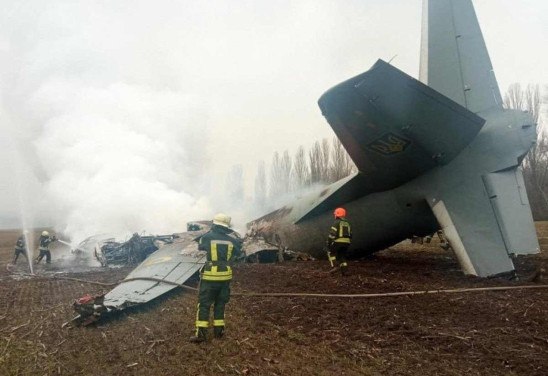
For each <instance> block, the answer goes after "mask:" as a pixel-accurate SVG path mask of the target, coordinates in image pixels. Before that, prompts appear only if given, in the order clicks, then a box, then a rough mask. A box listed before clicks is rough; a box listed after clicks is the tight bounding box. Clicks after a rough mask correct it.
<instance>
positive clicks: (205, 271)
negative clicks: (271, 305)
mask: <svg viewBox="0 0 548 376" xmlns="http://www.w3.org/2000/svg"><path fill="white" fill-rule="evenodd" d="M230 220H231V218H230V217H229V216H228V215H226V214H222V213H220V214H217V215H215V217H214V218H213V226H212V227H211V230H210V231H209V232H207V233H206V234H204V235H203V236H201V237H200V238H199V241H198V244H199V245H198V249H200V250H202V251H206V252H207V261H206V263H205V265H204V266H203V268H202V270H201V272H200V277H201V279H200V289H199V295H198V307H197V312H196V333H195V335H194V336H192V337H190V341H191V342H195V343H199V342H203V341H205V340H206V339H207V328H208V327H209V310H210V307H211V306H212V305H213V334H214V336H215V337H216V338H222V337H223V334H224V331H225V305H226V303H228V300H229V298H230V281H231V279H232V269H231V267H230V262H231V261H232V260H234V259H237V258H239V257H240V256H241V253H242V240H241V239H240V237H239V236H238V234H237V233H236V232H234V231H233V230H231V229H230Z"/></svg>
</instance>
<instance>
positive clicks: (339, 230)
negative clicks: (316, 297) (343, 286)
mask: <svg viewBox="0 0 548 376" xmlns="http://www.w3.org/2000/svg"><path fill="white" fill-rule="evenodd" d="M333 215H334V216H335V222H334V223H333V225H331V228H330V229H329V236H328V239H327V245H328V248H329V252H328V257H329V262H330V263H331V266H332V267H333V269H332V271H336V270H338V269H340V270H341V273H342V275H347V274H348V263H347V262H346V253H347V251H348V247H350V243H351V241H352V229H351V227H350V223H349V222H348V220H347V219H346V210H345V209H344V208H337V209H335V211H334V212H333ZM335 262H336V263H337V265H338V268H336V267H335Z"/></svg>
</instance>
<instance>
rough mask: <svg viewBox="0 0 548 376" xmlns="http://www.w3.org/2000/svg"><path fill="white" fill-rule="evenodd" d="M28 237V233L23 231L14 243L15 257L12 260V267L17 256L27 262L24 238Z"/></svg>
mask: <svg viewBox="0 0 548 376" xmlns="http://www.w3.org/2000/svg"><path fill="white" fill-rule="evenodd" d="M27 235H28V231H26V230H25V231H24V232H23V234H21V236H19V237H18V238H17V242H16V243H15V257H14V258H13V265H15V264H17V259H18V258H19V255H21V254H22V255H23V256H25V258H26V259H27V260H28V256H27V240H26V236H27Z"/></svg>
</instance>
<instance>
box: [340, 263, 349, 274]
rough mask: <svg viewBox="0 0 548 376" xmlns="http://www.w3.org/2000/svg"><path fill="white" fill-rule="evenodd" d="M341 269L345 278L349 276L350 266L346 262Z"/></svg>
mask: <svg viewBox="0 0 548 376" xmlns="http://www.w3.org/2000/svg"><path fill="white" fill-rule="evenodd" d="M340 268H341V274H342V275H343V276H347V275H348V274H349V273H348V264H347V263H346V262H341V265H340Z"/></svg>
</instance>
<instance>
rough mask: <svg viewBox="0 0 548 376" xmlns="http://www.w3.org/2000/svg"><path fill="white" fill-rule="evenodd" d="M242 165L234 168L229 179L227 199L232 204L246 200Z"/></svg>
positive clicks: (229, 174) (227, 180)
mask: <svg viewBox="0 0 548 376" xmlns="http://www.w3.org/2000/svg"><path fill="white" fill-rule="evenodd" d="M243 171H244V170H243V168H242V165H235V166H232V168H231V169H230V171H229V173H228V175H227V178H226V189H227V197H228V199H229V200H230V201H231V202H242V201H243V200H244V172H243Z"/></svg>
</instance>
